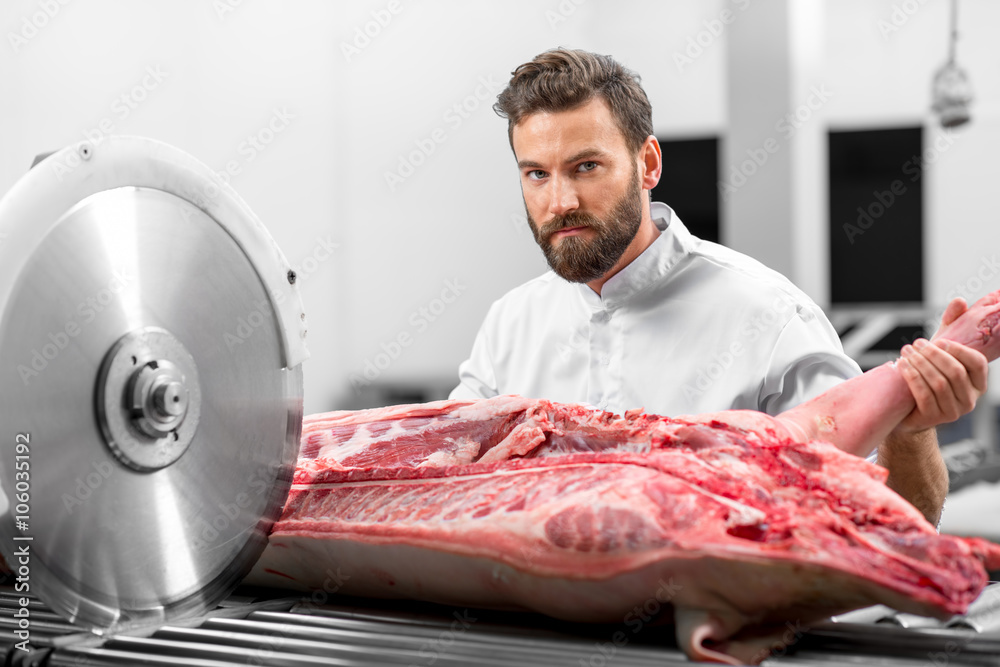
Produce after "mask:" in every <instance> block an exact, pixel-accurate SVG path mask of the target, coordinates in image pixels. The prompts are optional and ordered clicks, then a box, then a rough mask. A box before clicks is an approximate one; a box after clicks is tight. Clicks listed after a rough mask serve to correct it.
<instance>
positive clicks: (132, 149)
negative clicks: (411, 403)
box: [0, 137, 307, 632]
mask: <svg viewBox="0 0 1000 667" xmlns="http://www.w3.org/2000/svg"><path fill="white" fill-rule="evenodd" d="M294 282H295V275H294V273H293V272H292V271H291V269H290V268H289V266H288V263H287V262H286V261H285V258H284V256H283V255H282V254H281V251H280V250H279V249H278V247H277V245H276V244H275V243H274V241H273V240H272V238H271V236H270V235H269V234H268V232H267V230H266V229H265V228H264V226H263V225H262V224H261V223H260V222H259V221H258V220H257V218H256V217H254V215H253V213H252V212H251V211H250V209H249V207H248V206H247V205H246V204H245V203H244V202H243V201H242V200H241V199H240V198H239V196H238V195H236V193H235V192H234V191H233V190H232V189H231V188H229V187H228V186H227V185H226V184H225V183H224V182H223V181H222V180H221V179H220V178H219V177H218V176H217V175H216V174H215V173H214V172H213V171H212V170H211V169H209V168H208V167H207V166H205V165H204V164H202V163H200V162H198V161H197V160H195V159H193V158H192V157H190V156H189V155H187V154H185V153H183V152H182V151H180V150H178V149H176V148H173V147H171V146H168V145H166V144H163V143H159V142H156V141H152V140H149V139H142V138H137V137H109V138H107V139H104V140H102V141H100V142H99V143H96V144H91V143H89V142H83V143H79V144H77V145H74V146H70V147H67V148H65V149H63V150H61V151H58V152H56V153H53V154H50V155H48V156H46V157H44V158H43V159H41V160H40V161H38V162H37V163H36V164H35V165H34V166H33V167H32V168H31V169H30V170H29V172H28V173H27V174H26V175H25V176H24V177H23V178H22V179H21V180H20V181H19V182H18V183H17V184H15V185H14V187H13V188H12V189H11V190H10V191H9V192H8V193H7V194H6V195H5V196H4V198H3V200H2V201H0V429H2V433H0V552H2V554H3V556H4V558H5V559H6V561H7V563H8V564H9V565H10V566H11V567H12V569H14V570H15V572H18V573H23V574H24V577H23V582H21V581H20V580H19V584H23V588H22V587H21V585H19V587H18V588H19V590H18V592H19V593H24V592H27V593H31V594H35V595H37V596H38V597H39V598H41V599H42V600H44V602H45V603H46V604H47V605H48V606H50V607H51V608H52V609H53V610H54V611H56V612H58V613H59V614H60V615H61V616H63V617H65V618H68V619H71V620H72V621H74V622H75V623H76V624H77V625H78V626H80V627H83V628H91V629H95V630H98V631H109V632H117V631H123V630H125V629H128V628H134V627H143V626H149V625H152V624H157V623H162V622H166V621H171V620H173V619H181V618H185V617H189V616H192V615H193V616H197V615H199V614H203V613H204V612H205V611H206V610H207V609H211V608H212V607H214V606H215V605H216V604H217V603H218V601H219V600H220V599H222V598H223V597H224V596H225V595H227V594H228V593H229V592H230V591H231V590H232V588H233V587H234V586H236V584H237V583H238V582H239V581H240V580H241V579H242V578H243V576H244V575H245V574H246V573H247V572H248V571H249V569H250V568H251V567H252V566H253V564H254V562H255V561H256V560H257V557H258V556H259V555H260V552H261V551H262V550H263V548H264V545H265V544H266V541H267V534H268V531H269V529H270V526H271V524H272V522H273V521H274V520H275V519H276V518H277V516H278V513H279V512H280V511H281V508H282V505H283V504H284V501H285V498H286V496H287V492H288V488H289V485H290V484H291V476H292V472H293V470H294V465H295V458H296V454H297V452H298V441H299V436H300V433H301V428H302V361H303V360H304V359H305V358H306V356H307V352H306V349H305V344H304V336H305V318H304V315H303V312H302V304H301V300H300V297H299V294H298V290H297V288H296V287H295V285H294ZM32 604H35V603H34V602H33V603H32Z"/></svg>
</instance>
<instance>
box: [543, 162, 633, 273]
mask: <svg viewBox="0 0 1000 667" xmlns="http://www.w3.org/2000/svg"><path fill="white" fill-rule="evenodd" d="M641 195H642V190H641V189H640V188H639V176H638V174H637V173H635V172H633V173H632V180H631V182H630V183H629V187H628V190H627V191H626V192H625V194H624V195H622V197H621V199H619V200H618V203H616V204H615V207H614V209H612V211H611V215H610V216H609V217H608V218H607V219H606V220H602V219H600V218H598V217H597V216H594V215H591V214H590V213H581V212H577V211H574V212H572V213H568V214H566V215H564V216H557V217H555V218H553V219H552V220H550V221H549V222H547V223H545V225H543V226H542V227H541V228H539V227H538V225H537V224H535V221H534V219H533V218H532V217H531V214H530V213H528V224H529V225H530V226H531V231H532V232H534V234H535V241H536V242H537V243H538V245H539V247H541V249H542V252H543V253H544V254H545V259H546V260H547V261H548V263H549V266H550V267H551V268H552V270H553V271H555V272H556V274H557V275H559V276H560V277H562V278H563V279H565V280H568V281H569V282H571V283H589V282H590V281H592V280H597V279H598V278H600V277H601V276H603V275H604V274H605V273H607V272H608V271H610V270H611V267H613V266H614V265H615V263H616V262H617V261H618V260H619V259H621V256H622V255H623V254H625V250H626V248H628V246H629V244H630V243H632V239H634V238H635V235H636V233H637V232H638V231H639V225H640V223H641V222H642V205H641V204H640V202H641ZM571 227H590V228H591V229H593V230H594V231H595V232H596V236H595V237H594V238H593V239H589V240H588V239H584V238H582V237H581V236H567V237H566V238H564V239H562V240H561V241H560V242H559V247H558V248H556V247H553V246H552V242H551V238H552V235H553V234H555V233H556V232H558V231H559V230H560V229H566V228H571Z"/></svg>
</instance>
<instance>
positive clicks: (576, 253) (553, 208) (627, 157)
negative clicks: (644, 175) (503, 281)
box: [513, 98, 642, 283]
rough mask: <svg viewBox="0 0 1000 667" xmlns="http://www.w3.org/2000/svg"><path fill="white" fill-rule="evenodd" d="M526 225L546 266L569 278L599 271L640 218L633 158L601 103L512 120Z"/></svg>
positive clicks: (621, 249) (623, 245)
mask: <svg viewBox="0 0 1000 667" xmlns="http://www.w3.org/2000/svg"><path fill="white" fill-rule="evenodd" d="M513 144H514V154H515V156H516V157H517V160H518V167H519V169H520V172H521V192H522V194H523V195H524V204H525V209H526V211H527V215H528V223H529V224H530V225H531V229H532V231H533V232H534V234H535V240H536V241H537V242H538V245H539V246H540V247H541V248H542V252H543V253H544V254H545V259H546V260H548V262H549V266H550V267H552V270H553V271H555V272H556V273H557V274H558V275H560V276H562V277H563V278H565V279H566V280H569V281H571V282H579V283H586V282H590V281H592V280H596V279H598V278H600V277H601V276H603V275H604V274H606V273H607V272H608V271H609V270H610V269H611V268H612V267H613V266H614V265H615V263H616V262H617V261H618V260H619V259H620V258H621V256H622V254H624V252H625V250H626V248H628V246H629V244H630V243H631V242H632V239H633V238H634V237H635V235H636V232H637V231H638V229H639V225H640V223H641V222H642V205H641V201H642V199H641V196H642V190H641V188H640V185H639V173H638V164H637V157H636V156H635V155H634V153H633V151H632V150H630V149H629V148H628V147H627V146H626V143H625V137H624V135H623V134H622V132H621V130H619V129H618V126H617V125H616V124H615V121H614V118H613V117H612V115H611V110H610V109H609V108H608V106H607V104H606V103H605V102H604V101H603V100H601V99H599V98H595V99H593V100H591V101H590V102H588V103H586V104H584V105H583V106H580V107H578V108H576V109H572V110H570V111H560V112H556V113H547V112H539V113H535V114H532V115H530V116H528V117H526V118H524V119H522V120H521V122H520V123H518V124H517V125H516V126H514V133H513Z"/></svg>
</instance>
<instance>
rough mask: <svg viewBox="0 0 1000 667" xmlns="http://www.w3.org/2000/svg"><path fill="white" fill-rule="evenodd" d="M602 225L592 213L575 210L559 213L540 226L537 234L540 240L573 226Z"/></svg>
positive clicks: (598, 226)
mask: <svg viewBox="0 0 1000 667" xmlns="http://www.w3.org/2000/svg"><path fill="white" fill-rule="evenodd" d="M602 226H603V224H602V222H601V220H600V219H599V218H598V217H597V216H594V215H591V214H590V213H581V212H579V211H573V212H572V213H567V214H566V215H557V216H556V217H554V218H552V219H551V220H549V221H548V222H546V223H545V224H544V225H542V226H540V227H539V228H538V233H537V234H536V236H537V237H538V239H540V240H548V239H549V237H551V236H552V235H553V234H555V233H556V232H558V231H559V230H560V229H571V228H573V227H597V228H600V227H602Z"/></svg>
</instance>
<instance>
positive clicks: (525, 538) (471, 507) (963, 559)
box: [250, 294, 1000, 664]
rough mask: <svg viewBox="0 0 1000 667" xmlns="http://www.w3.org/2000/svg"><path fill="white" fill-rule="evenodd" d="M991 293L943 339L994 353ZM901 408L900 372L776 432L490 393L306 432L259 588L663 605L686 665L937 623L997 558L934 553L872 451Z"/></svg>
mask: <svg viewBox="0 0 1000 667" xmlns="http://www.w3.org/2000/svg"><path fill="white" fill-rule="evenodd" d="M998 313H1000V294H993V295H990V297H986V298H984V299H983V300H980V301H979V302H977V303H976V304H975V305H974V306H973V307H972V308H970V309H969V310H968V311H967V312H966V313H965V314H964V315H963V316H962V317H960V318H959V319H958V320H957V321H956V322H955V323H953V324H952V325H950V326H949V327H946V328H945V329H944V330H943V331H942V332H941V334H940V335H941V336H944V337H947V338H948V339H950V340H956V341H959V342H962V343H964V344H967V345H970V346H972V347H974V348H976V349H979V350H981V351H983V352H984V353H985V354H986V355H987V357H988V358H989V359H991V360H992V359H994V358H996V357H997V356H998V355H1000V315H998ZM913 406H914V402H913V398H912V396H910V394H909V391H908V390H907V388H906V384H905V382H904V381H903V380H902V378H901V376H900V374H899V372H898V370H897V369H896V368H895V366H894V365H893V364H888V365H885V366H881V367H879V368H876V369H873V370H872V371H870V372H869V373H866V374H865V375H863V376H860V377H858V378H854V379H852V380H850V381H848V382H845V383H843V384H841V385H839V386H838V387H835V388H834V389H832V390H830V391H828V392H826V393H825V394H823V395H821V396H819V397H817V398H816V399H814V400H813V401H810V402H809V403H807V404H805V405H803V406H800V407H798V408H795V409H793V410H790V411H788V412H786V413H783V414H782V415H779V416H778V417H770V416H768V415H765V414H763V413H757V412H752V411H726V412H720V413H714V414H707V415H698V416H693V417H680V418H676V419H670V418H666V417H659V416H654V415H648V414H643V413H641V412H639V411H633V412H628V413H626V414H625V415H623V416H616V415H612V414H610V413H606V412H601V411H597V410H593V409H590V408H586V407H583V406H577V405H565V404H557V403H552V402H549V401H544V400H531V399H525V398H520V397H513V396H504V397H499V398H494V399H488V400H482V401H442V402H438V403H429V404H422V405H411V406H396V407H390V408H383V409H377V410H366V411H358V412H337V413H326V414H320V415H313V416H312V417H309V418H307V419H306V423H305V426H304V430H303V439H302V450H301V456H300V461H299V465H298V467H297V470H296V473H295V480H294V484H293V487H292V491H291V493H290V496H289V499H288V502H287V503H286V507H285V509H284V513H283V515H282V517H281V519H280V520H279V522H278V523H277V524H276V525H275V526H274V529H273V531H272V535H271V538H270V542H269V545H268V547H267V549H266V550H265V552H264V554H263V556H262V557H261V559H260V561H259V562H258V564H257V566H256V568H255V569H254V572H253V573H252V574H251V577H250V581H251V582H252V583H258V584H265V585H272V586H278V587H284V588H288V587H292V588H299V589H302V590H309V589H320V588H323V587H324V586H328V585H329V583H330V572H331V571H336V572H337V576H338V581H340V582H341V583H342V584H343V585H342V588H340V590H341V592H344V593H350V594H356V595H367V596H379V597H405V598H414V599H423V600H429V601H436V602H444V603H449V604H457V605H475V606H489V607H498V608H515V609H528V610H533V611H539V612H543V613H546V614H549V615H552V616H555V617H559V618H564V619H569V620H579V621H599V622H625V621H627V620H628V618H629V615H630V614H633V613H634V610H636V609H637V608H642V607H643V606H644V605H646V604H647V603H649V602H651V601H654V600H655V601H656V602H657V604H660V603H662V604H664V605H666V604H667V603H669V605H671V606H672V607H673V611H674V618H675V624H676V632H677V637H678V641H679V643H680V645H681V647H682V648H683V649H684V650H685V652H687V654H688V655H689V656H691V657H692V658H694V659H698V660H712V661H723V662H732V663H734V664H741V663H743V662H754V663H756V662H759V661H760V660H762V659H763V658H764V657H766V656H767V655H768V652H769V650H770V649H771V648H773V647H775V646H780V645H781V644H780V642H781V639H780V638H781V636H782V635H783V634H786V624H787V623H789V622H792V623H796V624H800V625H808V624H809V623H812V622H815V621H817V620H819V619H822V618H826V617H828V616H830V615H833V614H837V613H842V612H845V611H848V610H851V609H856V608H858V607H862V606H867V605H870V604H876V603H882V604H886V605H888V606H891V607H893V608H896V609H898V610H901V611H907V612H912V613H917V614H923V615H928V616H936V617H939V618H946V617H948V616H949V615H951V614H955V613H961V612H963V611H964V610H965V609H966V607H967V605H968V604H969V603H970V602H971V601H972V600H973V599H975V598H976V596H977V595H978V594H979V592H980V591H981V590H982V588H983V586H984V585H985V584H986V581H987V578H986V573H985V571H984V565H985V566H986V567H988V568H990V569H998V568H1000V547H997V546H995V545H993V544H990V543H988V542H985V541H983V540H979V539H961V538H956V537H951V536H946V535H939V534H938V533H937V532H936V531H935V529H934V527H933V526H931V525H930V524H928V523H927V522H926V520H925V519H924V518H923V516H922V515H921V514H920V513H919V512H918V511H916V510H915V509H914V508H913V507H912V506H911V505H909V504H908V503H907V502H906V501H904V500H903V499H902V498H900V497H899V496H897V495H896V494H895V493H894V492H892V491H891V490H889V489H888V488H887V487H886V486H885V485H884V481H885V478H886V472H885V471H884V470H883V469H881V468H879V467H877V466H874V465H871V464H868V463H867V462H865V461H864V460H863V459H861V458H859V457H858V456H856V455H855V454H859V453H866V452H867V451H869V450H870V449H871V448H872V447H874V446H875V445H876V444H877V443H878V442H880V441H881V439H882V438H883V437H884V436H885V435H886V434H888V432H889V431H891V429H892V428H893V427H895V425H896V424H898V423H899V422H900V421H901V420H902V419H903V418H904V417H905V416H906V415H907V414H908V413H909V412H910V411H911V410H912V409H913Z"/></svg>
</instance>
